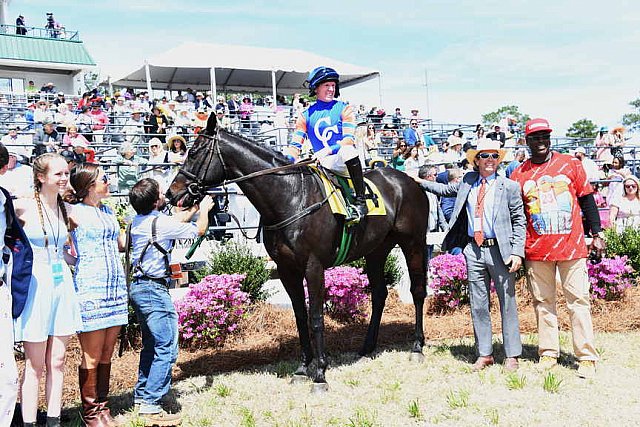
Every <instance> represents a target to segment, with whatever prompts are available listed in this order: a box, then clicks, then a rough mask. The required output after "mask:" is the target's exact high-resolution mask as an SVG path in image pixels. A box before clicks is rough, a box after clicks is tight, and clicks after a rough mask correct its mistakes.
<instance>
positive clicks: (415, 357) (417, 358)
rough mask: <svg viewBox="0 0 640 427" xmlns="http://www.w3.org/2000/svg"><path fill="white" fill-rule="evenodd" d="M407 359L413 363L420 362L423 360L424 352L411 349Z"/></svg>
mask: <svg viewBox="0 0 640 427" xmlns="http://www.w3.org/2000/svg"><path fill="white" fill-rule="evenodd" d="M409 361H411V362H414V363H422V362H424V354H422V353H419V352H417V351H412V352H411V354H410V355H409Z"/></svg>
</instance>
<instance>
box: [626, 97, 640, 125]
mask: <svg viewBox="0 0 640 427" xmlns="http://www.w3.org/2000/svg"><path fill="white" fill-rule="evenodd" d="M629 105H631V106H632V107H633V108H635V110H636V111H634V112H633V113H627V114H625V115H623V116H622V124H623V125H625V126H627V127H628V128H629V130H631V131H634V130H638V129H640V98H637V99H634V100H633V101H631V102H630V103H629Z"/></svg>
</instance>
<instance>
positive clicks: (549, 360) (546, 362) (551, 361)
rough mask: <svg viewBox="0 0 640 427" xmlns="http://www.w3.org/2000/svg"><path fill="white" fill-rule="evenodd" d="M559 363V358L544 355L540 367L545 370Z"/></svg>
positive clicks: (539, 362) (539, 363)
mask: <svg viewBox="0 0 640 427" xmlns="http://www.w3.org/2000/svg"><path fill="white" fill-rule="evenodd" d="M557 364H558V359H557V358H555V357H551V356H542V357H541V358H540V360H539V361H538V367H539V368H540V369H542V370H544V371H548V370H550V369H553V368H554V367H556V365H557Z"/></svg>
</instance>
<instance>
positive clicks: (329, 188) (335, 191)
mask: <svg viewBox="0 0 640 427" xmlns="http://www.w3.org/2000/svg"><path fill="white" fill-rule="evenodd" d="M312 169H313V171H314V172H315V173H317V174H318V176H319V177H320V179H321V180H322V184H323V186H324V194H325V195H326V194H331V196H330V197H329V206H331V212H333V213H334V214H339V215H343V216H347V203H346V201H345V200H344V197H343V196H342V192H341V191H340V189H339V188H336V186H335V185H333V183H332V182H331V181H330V180H329V178H327V176H326V175H325V174H324V173H322V172H320V171H319V170H318V169H317V168H312ZM364 181H365V183H366V184H367V185H368V186H369V188H370V189H371V191H373V194H375V195H376V198H377V202H378V206H376V205H375V204H374V202H373V200H372V199H367V208H369V212H367V216H385V215H386V214H387V210H386V209H385V207H384V199H383V198H382V194H381V193H380V190H378V187H376V185H375V184H374V183H373V182H371V181H369V180H368V179H367V178H365V179H364ZM349 184H351V180H350V179H349Z"/></svg>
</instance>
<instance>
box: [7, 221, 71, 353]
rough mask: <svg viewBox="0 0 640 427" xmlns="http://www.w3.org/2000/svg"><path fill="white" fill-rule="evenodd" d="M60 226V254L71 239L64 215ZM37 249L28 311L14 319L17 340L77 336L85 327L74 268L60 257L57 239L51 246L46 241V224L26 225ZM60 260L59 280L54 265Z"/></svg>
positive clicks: (32, 245)
mask: <svg viewBox="0 0 640 427" xmlns="http://www.w3.org/2000/svg"><path fill="white" fill-rule="evenodd" d="M53 228H57V230H59V232H60V234H59V235H58V239H57V240H58V242H57V249H58V251H57V253H58V254H62V251H63V246H64V244H65V242H66V240H67V233H66V230H67V227H66V225H65V224H64V221H63V220H62V218H61V219H60V221H59V224H58V225H57V226H54V227H53ZM24 232H25V234H26V236H27V238H28V239H29V243H30V244H31V248H32V249H33V270H32V276H31V283H30V284H29V293H28V295H27V301H26V303H25V306H24V310H23V311H22V314H21V315H20V317H18V318H17V319H15V321H14V333H15V341H16V342H18V341H26V342H43V341H46V340H47V338H48V337H49V336H65V335H73V334H75V333H76V332H78V331H80V330H81V328H82V319H81V318H80V307H79V305H78V299H77V297H76V292H75V290H74V289H73V278H72V277H71V270H70V269H69V267H68V266H67V264H66V263H65V262H64V260H62V258H59V259H57V255H56V252H55V246H56V244H55V241H54V239H53V238H52V236H51V235H50V236H49V239H48V240H49V249H47V248H46V247H45V244H44V234H43V232H42V226H41V225H40V224H39V223H38V222H35V223H34V224H28V225H27V226H26V227H24ZM54 263H57V265H58V267H61V268H60V269H59V270H58V274H59V277H58V280H56V279H54V273H53V264H54Z"/></svg>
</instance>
